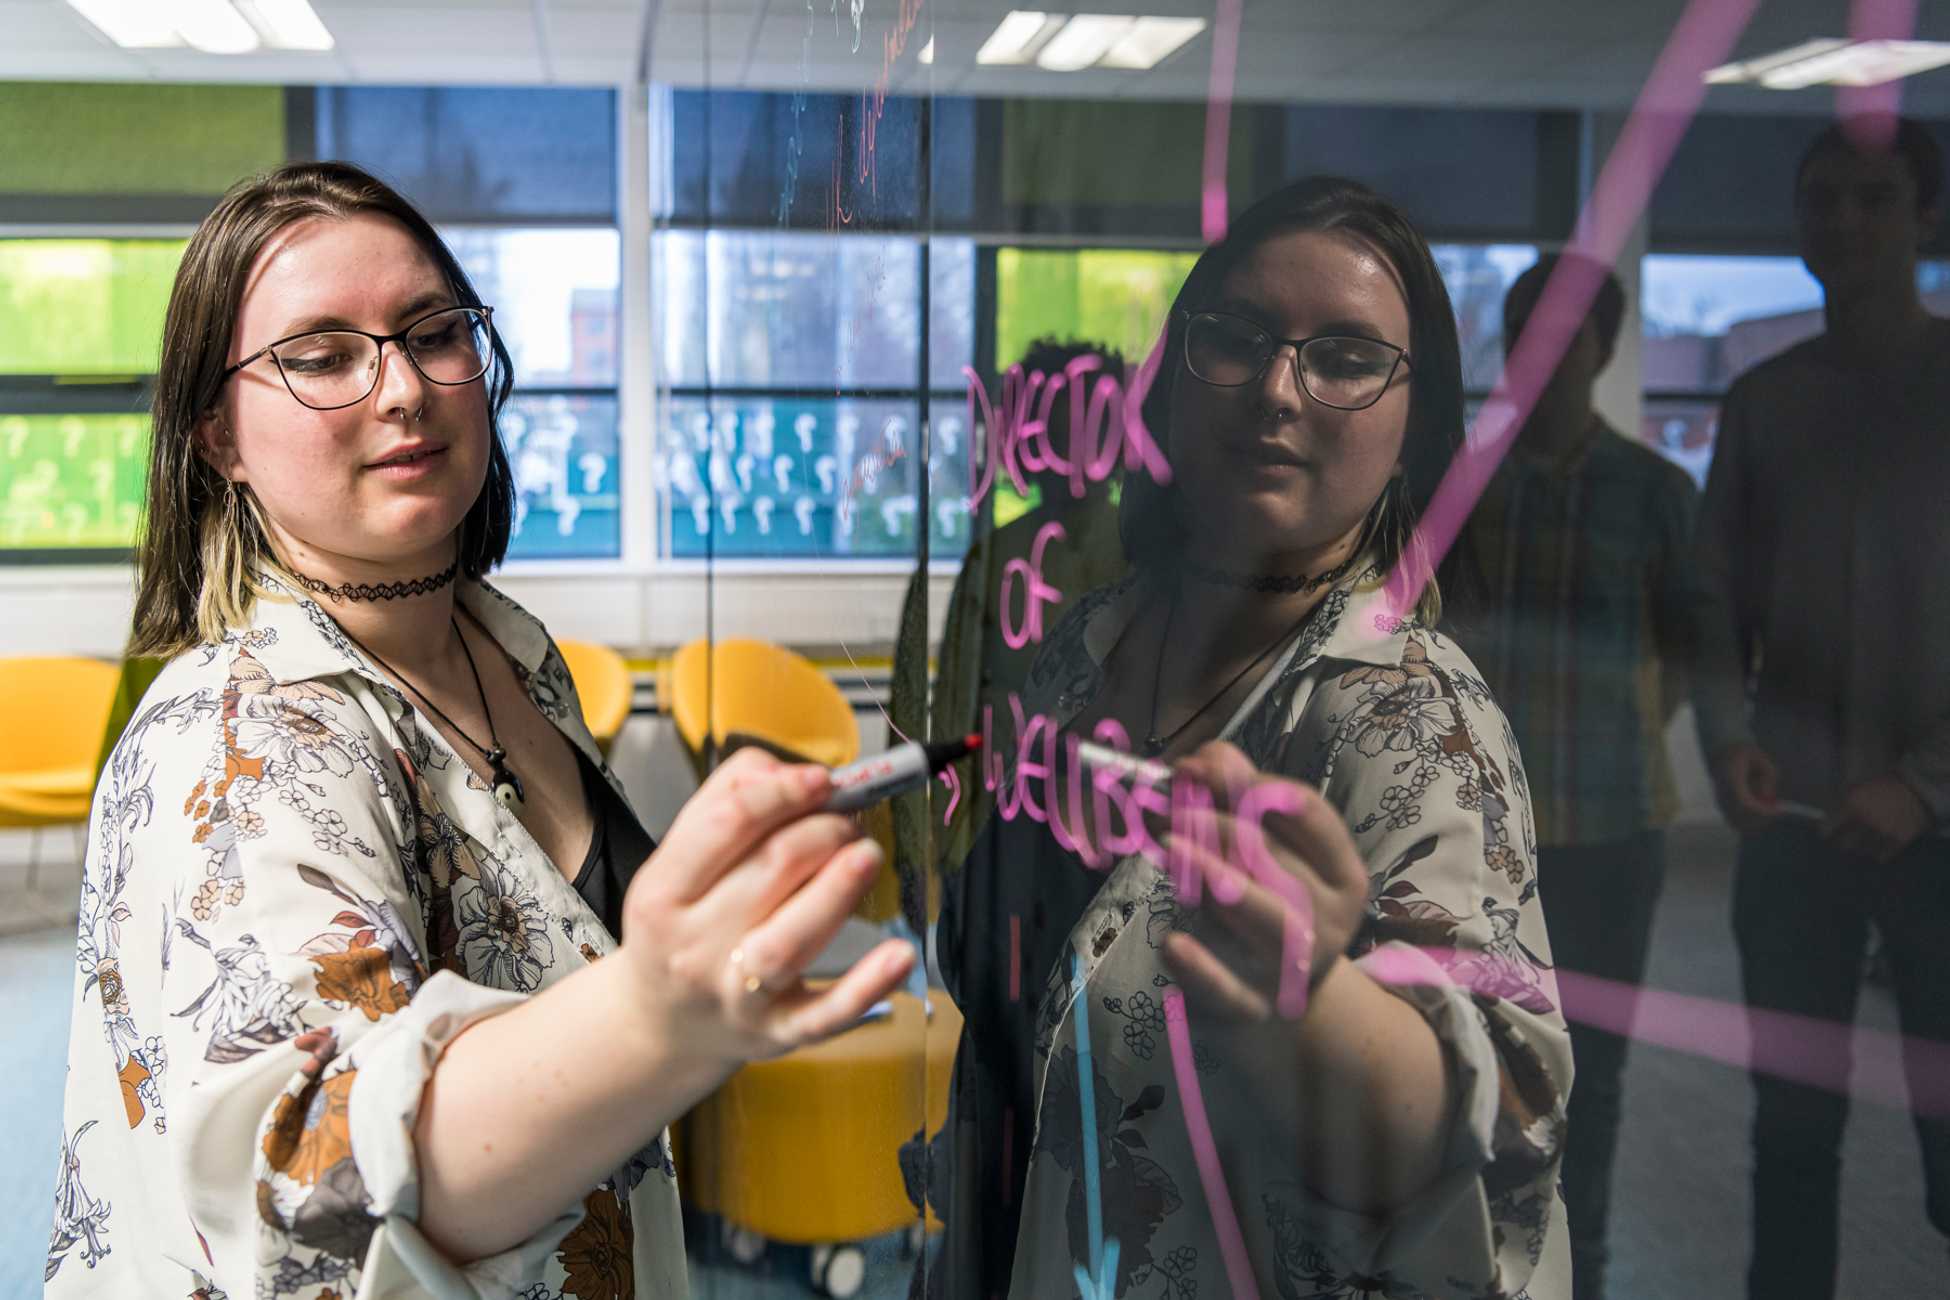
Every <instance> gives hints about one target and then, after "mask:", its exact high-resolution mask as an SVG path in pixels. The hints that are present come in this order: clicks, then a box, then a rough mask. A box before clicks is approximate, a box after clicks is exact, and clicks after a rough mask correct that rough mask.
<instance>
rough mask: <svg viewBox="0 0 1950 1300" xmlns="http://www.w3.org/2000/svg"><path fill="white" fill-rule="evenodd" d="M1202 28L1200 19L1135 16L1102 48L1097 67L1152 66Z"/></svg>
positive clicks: (1203, 27) (1133, 67) (1201, 19)
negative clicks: (1101, 55)
mask: <svg viewBox="0 0 1950 1300" xmlns="http://www.w3.org/2000/svg"><path fill="white" fill-rule="evenodd" d="M1204 30H1205V20H1204V19H1203V18H1139V19H1138V20H1137V21H1136V22H1135V23H1133V24H1132V26H1131V29H1130V30H1129V31H1128V32H1126V33H1124V35H1123V36H1121V37H1119V38H1118V40H1117V42H1116V43H1115V44H1113V45H1112V46H1111V47H1110V49H1109V50H1107V51H1105V53H1104V57H1103V61H1102V63H1101V64H1100V65H1099V66H1101V67H1106V68H1128V69H1132V70H1135V71H1143V70H1145V69H1148V68H1155V67H1157V66H1158V64H1160V63H1161V62H1163V61H1164V60H1165V59H1166V58H1168V57H1169V56H1170V55H1171V54H1172V53H1173V52H1175V51H1176V50H1177V49H1178V47H1179V46H1181V45H1183V44H1184V43H1185V42H1186V41H1189V40H1191V39H1192V37H1194V36H1197V35H1198V34H1199V33H1200V32H1202V31H1204Z"/></svg>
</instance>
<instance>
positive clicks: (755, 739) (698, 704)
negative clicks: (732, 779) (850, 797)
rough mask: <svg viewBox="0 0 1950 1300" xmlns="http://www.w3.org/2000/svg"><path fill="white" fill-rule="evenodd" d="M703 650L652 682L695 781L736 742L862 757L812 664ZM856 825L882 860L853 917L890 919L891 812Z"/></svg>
mask: <svg viewBox="0 0 1950 1300" xmlns="http://www.w3.org/2000/svg"><path fill="white" fill-rule="evenodd" d="M708 651H711V643H710V642H707V641H702V640H699V641H692V642H691V643H689V644H688V645H686V646H683V647H682V648H681V649H679V650H678V651H677V653H676V654H675V655H673V656H671V659H670V663H669V665H668V666H667V667H666V668H665V669H664V670H663V672H662V673H661V674H660V675H659V676H658V679H657V698H658V700H659V701H661V702H662V704H663V707H665V708H667V709H669V711H670V715H671V718H672V719H673V720H674V721H675V722H676V724H677V734H678V736H679V737H680V738H682V740H683V742H684V748H685V749H686V750H687V751H688V752H689V754H690V756H691V762H692V765H693V766H694V767H696V769H697V773H698V778H699V779H700V780H702V779H703V777H704V776H705V774H706V773H708V772H709V771H710V769H711V767H712V765H713V763H714V761H715V759H716V757H717V756H718V755H720V754H722V753H723V752H724V751H725V750H726V748H727V747H730V748H737V747H738V746H739V745H741V744H756V745H760V746H762V747H764V748H765V749H768V750H771V751H772V752H773V753H775V754H777V755H779V756H780V757H782V758H787V759H791V760H793V761H795V762H811V763H824V764H826V766H828V767H840V766H843V765H844V764H847V763H851V762H852V761H853V760H854V759H856V758H858V757H859V756H860V723H859V720H858V719H857V718H855V717H854V716H853V706H852V705H851V704H850V703H848V702H847V698H846V696H845V695H844V694H843V693H842V692H841V691H840V688H839V687H837V686H835V685H834V684H833V679H832V678H830V677H828V676H827V675H826V674H825V673H824V672H822V671H821V670H820V668H819V666H818V665H817V664H814V663H813V662H812V661H811V660H810V659H807V658H806V657H805V656H803V655H799V654H794V653H793V652H792V651H790V650H787V649H785V648H784V647H782V646H776V645H773V644H771V643H770V642H768V641H754V640H750V639H747V638H743V637H731V638H727V639H726V640H723V641H719V642H717V644H716V649H715V651H714V652H709V653H707V652H708ZM707 678H709V680H710V693H709V695H708V696H707V695H706V691H705V684H706V679H707ZM860 825H861V827H862V829H864V830H865V831H866V832H867V834H868V835H869V836H871V837H872V838H873V839H874V841H875V842H876V843H878V844H879V845H880V847H881V850H882V851H883V852H884V853H885V854H886V855H887V861H886V865H885V866H884V867H882V868H881V872H880V876H879V878H878V879H877V880H875V881H874V885H873V888H872V889H870V890H868V891H867V895H866V897H864V898H862V899H861V900H860V906H859V907H858V908H857V909H856V913H857V915H859V916H860V917H861V918H862V919H864V920H868V921H875V922H883V921H889V920H892V919H893V918H894V917H895V916H896V915H898V914H899V912H900V880H899V878H898V876H896V874H895V863H894V847H895V846H894V823H893V814H892V811H891V809H890V808H889V806H888V805H886V804H881V805H877V806H876V807H873V808H869V809H867V810H866V811H865V812H863V813H861V814H860Z"/></svg>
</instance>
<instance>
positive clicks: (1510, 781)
mask: <svg viewBox="0 0 1950 1300" xmlns="http://www.w3.org/2000/svg"><path fill="white" fill-rule="evenodd" d="M1315 704H1316V706H1317V707H1320V708H1322V709H1323V710H1324V711H1325V713H1326V716H1327V717H1328V718H1329V719H1330V723H1331V726H1330V728H1329V735H1328V738H1327V739H1326V740H1325V742H1324V743H1323V745H1322V746H1321V747H1320V748H1318V749H1316V750H1314V754H1315V756H1316V762H1315V764H1314V765H1313V768H1314V770H1313V771H1312V772H1310V773H1309V772H1305V771H1303V772H1301V773H1300V774H1301V775H1306V776H1308V777H1309V779H1315V780H1318V781H1319V782H1320V784H1321V789H1322V792H1323V794H1325V795H1326V797H1327V798H1328V799H1329V800H1330V801H1331V802H1333V803H1334V804H1335V805H1336V807H1338V808H1339V809H1340V811H1341V812H1342V814H1343V816H1344V817H1345V818H1346V819H1347V823H1348V825H1349V827H1350V829H1351V830H1352V831H1353V833H1354V837H1355V840H1356V843H1357V844H1358V845H1359V847H1360V849H1361V852H1362V856H1363V858H1364V860H1365V861H1366V862H1367V863H1368V865H1369V871H1370V880H1371V893H1370V904H1369V915H1368V917H1367V920H1366V923H1365V925H1364V927H1363V930H1362V932H1361V934H1360V936H1359V937H1358V938H1357V941H1356V944H1355V946H1354V948H1353V953H1354V954H1355V955H1356V960H1357V963H1358V964H1359V965H1360V966H1361V968H1362V969H1363V970H1364V971H1365V972H1366V973H1368V974H1369V975H1370V976H1372V977H1373V978H1374V979H1375V980H1376V981H1377V982H1378V983H1380V984H1381V985H1382V986H1383V987H1385V988H1387V989H1389V990H1390V991H1391V992H1393V993H1394V994H1395V995H1396V996H1398V997H1400V998H1401V999H1403V1000H1404V1001H1405V1002H1407V1003H1408V1004H1409V1005H1410V1006H1412V1007H1414V1008H1415V1009H1416V1010H1417V1011H1418V1012H1420V1013H1421V1015H1422V1016H1423V1018H1424V1019H1425V1020H1426V1021H1427V1023H1428V1025H1429V1027H1430V1029H1431V1030H1432V1031H1433V1032H1434V1034H1435V1036H1436V1038H1437V1040H1438V1041H1439V1042H1440V1043H1441V1045H1442V1049H1443V1053H1444V1056H1445V1059H1446V1063H1447V1065H1448V1070H1449V1078H1450V1081H1451V1085H1452V1099H1453V1102H1454V1111H1453V1112H1452V1117H1451V1121H1450V1126H1449V1133H1448V1137H1447V1143H1446V1149H1445V1154H1444V1158H1443V1161H1442V1166H1441V1171H1440V1173H1439V1174H1438V1175H1437V1176H1436V1177H1435V1178H1434V1179H1433V1180H1432V1181H1431V1182H1430V1184H1429V1185H1428V1186H1427V1187H1425V1188H1424V1189H1423V1190H1422V1192H1420V1193H1419V1194H1418V1195H1417V1196H1415V1197H1414V1198H1412V1199H1411V1200H1409V1201H1408V1202H1406V1203H1404V1204H1402V1205H1400V1206H1398V1207H1396V1208H1395V1210H1394V1211H1393V1212H1392V1213H1390V1214H1388V1215H1386V1216H1370V1215H1355V1214H1350V1213H1347V1212H1345V1211H1341V1210H1337V1209H1335V1208H1334V1207H1332V1206H1327V1205H1324V1204H1313V1205H1310V1206H1308V1207H1307V1208H1306V1210H1305V1214H1306V1217H1307V1218H1308V1219H1309V1220H1311V1222H1310V1223H1309V1225H1308V1226H1309V1228H1310V1230H1311V1231H1312V1232H1313V1233H1314V1234H1316V1235H1317V1239H1319V1240H1320V1241H1322V1243H1323V1244H1324V1245H1325V1246H1327V1247H1328V1248H1329V1249H1330V1250H1331V1251H1332V1252H1333V1253H1334V1254H1335V1255H1336V1256H1337V1257H1338V1258H1337V1259H1336V1263H1337V1264H1338V1265H1339V1266H1340V1267H1341V1268H1343V1269H1344V1270H1346V1271H1349V1272H1358V1273H1362V1274H1366V1275H1369V1276H1386V1277H1388V1278H1390V1279H1392V1280H1397V1281H1400V1282H1403V1283H1407V1284H1410V1285H1413V1286H1417V1287H1420V1288H1422V1289H1423V1290H1425V1291H1428V1292H1429V1293H1431V1294H1442V1295H1445V1296H1448V1295H1453V1296H1458V1297H1462V1296H1475V1295H1484V1296H1489V1295H1514V1294H1516V1293H1518V1292H1519V1291H1521V1290H1522V1289H1523V1287H1524V1286H1525V1285H1526V1284H1527V1283H1528V1282H1529V1281H1530V1279H1531V1276H1532V1274H1533V1272H1534V1271H1535V1270H1536V1268H1537V1266H1538V1262H1539V1260H1540V1258H1541V1257H1542V1256H1543V1254H1544V1246H1545V1238H1546V1236H1547V1234H1548V1232H1549V1230H1550V1227H1551V1219H1552V1216H1553V1214H1554V1213H1557V1212H1558V1211H1557V1199H1556V1184H1557V1175H1558V1167H1559V1164H1560V1161H1561V1158H1562V1153H1563V1144H1564V1132H1565V1104H1566V1102H1567V1100H1568V1098H1569V1094H1570V1086H1571V1050H1570V1040H1569V1035H1568V1033H1567V1031H1566V1029H1565V1024H1564V1018H1563V1014H1562V1012H1561V1011H1560V1009H1559V1006H1558V1000H1557V986H1556V979H1555V975H1554V973H1553V971H1552V969H1551V966H1550V948H1549V943H1548V940H1547V939H1546V938H1545V935H1544V921H1543V911H1542V907H1541V905H1540V903H1539V902H1538V898H1537V878H1536V866H1535V847H1534V833H1533V831H1532V828H1531V822H1530V810H1529V797H1528V793H1527V791H1526V789H1525V786H1524V781H1523V775H1522V771H1521V768H1520V767H1519V764H1518V759H1517V757H1516V752H1515V746H1514V743H1513V742H1512V741H1511V739H1510V737H1509V732H1508V726H1507V724H1506V723H1505V722H1504V720H1503V717H1502V714H1501V712H1500V711H1499V710H1498V709H1497V708H1496V706H1495V704H1494V702H1493V701H1491V700H1490V698H1489V694H1488V691H1487V690H1486V689H1485V688H1484V687H1483V686H1482V684H1481V682H1480V681H1478V680H1475V679H1474V678H1473V677H1470V676H1469V675H1467V674H1464V673H1460V672H1453V671H1449V670H1445V669H1441V668H1436V667H1431V666H1429V665H1428V664H1427V663H1426V661H1423V660H1420V659H1419V658H1415V659H1412V660H1411V661H1410V663H1409V664H1408V665H1406V666H1405V667H1404V668H1401V669H1395V668H1376V667H1369V668H1357V669H1354V670H1351V671H1349V672H1347V673H1344V674H1343V675H1341V676H1340V677H1339V678H1338V680H1330V681H1329V682H1328V683H1326V684H1325V685H1324V686H1323V687H1322V697H1321V698H1317V699H1316V701H1315Z"/></svg>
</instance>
